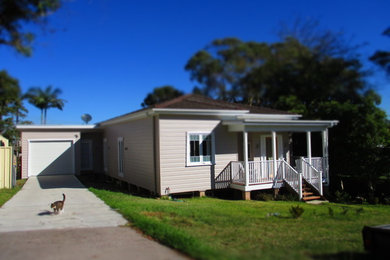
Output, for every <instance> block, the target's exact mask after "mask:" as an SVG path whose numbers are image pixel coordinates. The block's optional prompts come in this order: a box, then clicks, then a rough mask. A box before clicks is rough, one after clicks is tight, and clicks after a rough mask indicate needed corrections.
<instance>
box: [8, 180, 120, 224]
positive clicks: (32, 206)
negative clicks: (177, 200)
mask: <svg viewBox="0 0 390 260" xmlns="http://www.w3.org/2000/svg"><path fill="white" fill-rule="evenodd" d="M62 193H64V194H65V195H66V201H65V207H64V212H63V213H62V214H58V215H54V214H53V213H52V209H51V208H50V204H51V203H52V202H54V201H56V200H62ZM126 223H127V221H126V220H125V219H124V218H123V217H122V216H121V215H120V214H118V213H117V212H115V211H114V210H112V209H111V208H110V207H108V206H107V205H106V204H104V202H103V201H102V200H100V199H98V198H97V197H96V196H95V195H94V194H93V193H92V192H90V191H88V190H87V189H86V188H85V187H84V186H83V185H82V184H81V183H80V181H79V180H78V179H77V178H76V177H75V176H73V175H59V176H42V177H30V178H29V179H28V180H27V182H26V184H25V185H24V186H23V188H22V190H21V191H19V192H18V193H17V194H16V195H15V196H14V197H13V198H12V199H11V200H9V201H8V202H7V203H6V204H4V205H3V207H1V208H0V232H9V231H26V230H42V229H63V228H84V227H116V226H120V225H125V224H126Z"/></svg>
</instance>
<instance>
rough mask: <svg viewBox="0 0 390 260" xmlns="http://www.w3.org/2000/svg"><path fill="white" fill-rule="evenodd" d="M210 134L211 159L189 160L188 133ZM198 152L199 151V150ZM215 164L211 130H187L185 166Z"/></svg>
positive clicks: (213, 140) (213, 139)
mask: <svg viewBox="0 0 390 260" xmlns="http://www.w3.org/2000/svg"><path fill="white" fill-rule="evenodd" d="M194 134H196V135H210V136H211V161H210V162H203V161H201V162H191V160H190V147H191V146H190V135H194ZM199 152H200V151H199ZM214 164H215V138H214V133H213V132H208V131H199V132H198V131H193V132H187V139H186V166H187V167H189V166H207V165H208V166H210V165H214Z"/></svg>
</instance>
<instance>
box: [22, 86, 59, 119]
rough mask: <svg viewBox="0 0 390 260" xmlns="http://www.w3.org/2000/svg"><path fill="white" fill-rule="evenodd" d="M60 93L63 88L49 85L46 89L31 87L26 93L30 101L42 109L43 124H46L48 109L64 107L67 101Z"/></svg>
mask: <svg viewBox="0 0 390 260" xmlns="http://www.w3.org/2000/svg"><path fill="white" fill-rule="evenodd" d="M60 94H61V90H60V89H58V88H56V89H53V88H52V86H47V87H46V89H41V88H38V87H34V88H30V89H29V90H28V92H27V93H26V94H25V98H26V99H27V100H28V102H30V103H31V104H32V105H34V106H35V107H37V108H39V109H40V110H41V124H46V118H47V110H48V109H49V108H58V109H59V110H62V109H63V107H64V103H65V102H66V101H65V100H64V99H60V98H58V96H59V95H60Z"/></svg>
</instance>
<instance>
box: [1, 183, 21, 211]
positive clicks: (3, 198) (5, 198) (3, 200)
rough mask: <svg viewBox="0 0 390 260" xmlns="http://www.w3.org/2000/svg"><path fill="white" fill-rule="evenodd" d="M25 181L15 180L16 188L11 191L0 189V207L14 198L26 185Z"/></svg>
mask: <svg viewBox="0 0 390 260" xmlns="http://www.w3.org/2000/svg"><path fill="white" fill-rule="evenodd" d="M26 181H27V179H22V180H17V181H16V186H15V187H14V188H12V189H0V207H1V206H3V205H4V203H6V202H7V201H8V200H9V199H10V198H12V196H14V195H15V194H16V193H17V192H18V191H19V190H20V189H21V188H22V187H23V185H24V184H25V183H26Z"/></svg>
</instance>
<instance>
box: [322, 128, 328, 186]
mask: <svg viewBox="0 0 390 260" xmlns="http://www.w3.org/2000/svg"><path fill="white" fill-rule="evenodd" d="M328 147H329V143H328V129H325V130H324V131H322V157H323V163H322V170H323V173H322V175H324V176H325V179H326V180H327V183H328V184H329V160H328V158H329V149H328Z"/></svg>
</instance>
